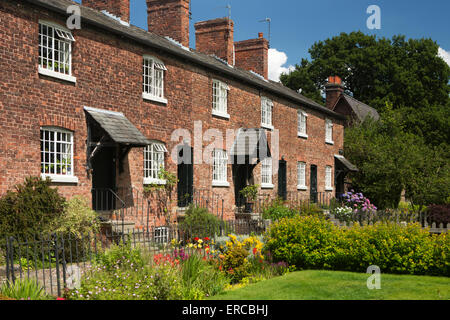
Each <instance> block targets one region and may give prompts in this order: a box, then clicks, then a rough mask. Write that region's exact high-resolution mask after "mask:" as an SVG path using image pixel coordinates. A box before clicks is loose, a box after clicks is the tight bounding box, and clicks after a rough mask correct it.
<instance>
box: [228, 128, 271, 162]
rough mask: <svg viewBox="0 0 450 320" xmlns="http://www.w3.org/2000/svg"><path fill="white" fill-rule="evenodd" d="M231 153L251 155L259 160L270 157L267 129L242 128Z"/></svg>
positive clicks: (232, 154) (234, 154) (233, 154)
mask: <svg viewBox="0 0 450 320" xmlns="http://www.w3.org/2000/svg"><path fill="white" fill-rule="evenodd" d="M230 155H231V156H249V157H250V158H252V159H255V158H257V159H259V160H264V159H266V158H270V157H271V153H270V148H269V143H268V141H267V137H266V132H265V130H264V129H259V128H253V129H251V128H248V129H247V128H240V129H239V131H238V133H237V135H236V139H235V140H234V143H233V146H232V147H231V150H230Z"/></svg>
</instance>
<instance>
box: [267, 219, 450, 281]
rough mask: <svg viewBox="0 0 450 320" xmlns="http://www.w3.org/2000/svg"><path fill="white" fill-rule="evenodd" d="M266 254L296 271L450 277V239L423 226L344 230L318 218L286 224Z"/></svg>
mask: <svg viewBox="0 0 450 320" xmlns="http://www.w3.org/2000/svg"><path fill="white" fill-rule="evenodd" d="M265 251H268V252H270V253H271V255H272V256H273V259H274V261H285V262H287V263H288V264H289V265H295V266H296V268H297V269H330V270H343V271H354V272H365V271H366V270H367V267H369V266H370V265H377V266H379V267H380V268H381V271H382V272H387V273H402V274H427V275H444V276H449V275H450V260H449V256H450V241H449V235H448V234H442V235H430V234H429V232H428V231H427V230H422V228H421V227H420V226H419V225H418V224H412V225H408V226H406V227H403V226H400V225H397V224H393V223H387V224H376V225H373V226H365V227H360V226H355V227H352V228H339V227H336V226H334V225H333V224H332V223H331V222H329V221H326V220H323V219H319V218H315V217H298V216H297V217H294V218H292V219H283V220H280V221H279V222H278V223H275V224H274V225H272V226H271V228H270V230H269V232H268V233H267V234H266V246H265Z"/></svg>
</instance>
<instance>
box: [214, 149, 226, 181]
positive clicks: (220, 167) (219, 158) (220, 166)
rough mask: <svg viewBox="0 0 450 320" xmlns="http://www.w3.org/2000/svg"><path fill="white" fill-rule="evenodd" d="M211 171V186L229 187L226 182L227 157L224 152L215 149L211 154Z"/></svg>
mask: <svg viewBox="0 0 450 320" xmlns="http://www.w3.org/2000/svg"><path fill="white" fill-rule="evenodd" d="M212 160H213V170H212V180H213V186H229V183H228V181H227V164H228V155H227V152H226V151H225V150H221V149H215V150H214V151H213V152H212Z"/></svg>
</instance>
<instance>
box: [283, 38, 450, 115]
mask: <svg viewBox="0 0 450 320" xmlns="http://www.w3.org/2000/svg"><path fill="white" fill-rule="evenodd" d="M438 49H439V46H438V44H437V43H436V42H434V41H433V40H431V39H409V40H406V39H405V36H401V35H399V36H394V37H392V39H387V38H377V37H376V36H375V35H366V34H364V33H362V32H352V33H350V34H347V33H341V34H340V35H338V36H336V37H333V38H331V39H327V40H325V41H318V42H316V43H315V44H314V45H313V46H312V47H311V48H310V49H309V53H310V55H311V61H308V60H306V59H303V60H302V61H301V63H300V64H298V65H296V68H295V70H294V71H292V72H291V73H289V74H284V75H282V76H281V77H280V80H281V81H282V83H283V84H284V85H286V86H288V87H290V88H292V89H294V90H298V89H300V88H301V89H302V93H303V94H304V95H305V96H307V97H310V98H312V99H315V100H316V101H318V102H323V101H322V100H323V98H322V96H321V95H320V92H321V90H323V89H324V86H325V84H326V80H327V78H328V77H329V76H332V75H339V76H340V77H341V78H342V79H343V82H344V85H345V90H346V91H347V92H351V93H352V94H353V96H354V97H355V98H356V99H358V100H360V101H363V102H365V103H367V104H369V105H371V106H372V107H374V108H376V109H378V110H381V109H382V108H383V106H384V105H385V103H386V102H387V101H389V102H391V103H392V104H393V105H394V107H395V108H403V107H414V108H417V109H420V108H427V107H429V106H447V107H448V99H449V92H450V86H449V84H448V82H449V79H450V67H449V66H448V65H447V64H446V63H445V61H444V60H443V59H442V58H440V57H439V56H438Z"/></svg>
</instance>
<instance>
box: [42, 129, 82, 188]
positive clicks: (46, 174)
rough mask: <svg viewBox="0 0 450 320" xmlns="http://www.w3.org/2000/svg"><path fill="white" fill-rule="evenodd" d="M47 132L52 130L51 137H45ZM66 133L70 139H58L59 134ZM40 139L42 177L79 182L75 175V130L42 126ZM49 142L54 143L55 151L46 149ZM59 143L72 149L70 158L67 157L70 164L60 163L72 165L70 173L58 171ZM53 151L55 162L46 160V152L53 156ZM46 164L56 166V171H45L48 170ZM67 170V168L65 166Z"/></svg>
mask: <svg viewBox="0 0 450 320" xmlns="http://www.w3.org/2000/svg"><path fill="white" fill-rule="evenodd" d="M45 132H51V133H52V137H53V138H50V137H49V140H46V139H45ZM58 133H60V134H66V135H69V141H63V140H58V139H57V134H58ZM39 140H40V154H41V162H40V165H41V178H42V179H46V178H47V177H48V178H50V180H51V181H52V182H60V183H78V178H77V177H76V176H75V164H74V132H73V131H71V130H68V129H65V128H61V127H56V126H42V127H40V129H39ZM46 142H47V143H49V147H50V145H53V152H52V151H50V150H49V151H45V150H44V149H45V143H46ZM58 144H60V145H63V144H65V145H68V146H69V148H70V150H69V155H70V159H66V161H67V160H68V161H70V162H69V164H67V163H66V164H60V166H66V167H67V166H70V169H71V170H70V172H69V173H56V171H57V168H58V164H57V162H56V161H58V160H57V159H58V156H57V153H58V152H57V150H58ZM52 153H53V157H54V159H55V160H54V162H53V163H51V162H46V161H45V159H46V154H49V156H48V158H51V154H52ZM59 154H60V155H62V154H63V153H62V152H60V153H59ZM65 154H67V152H65ZM46 165H52V166H54V168H55V169H54V172H53V173H52V172H45V171H47V170H45V166H46ZM65 169H66V170H67V168H65ZM61 170H63V168H61Z"/></svg>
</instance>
